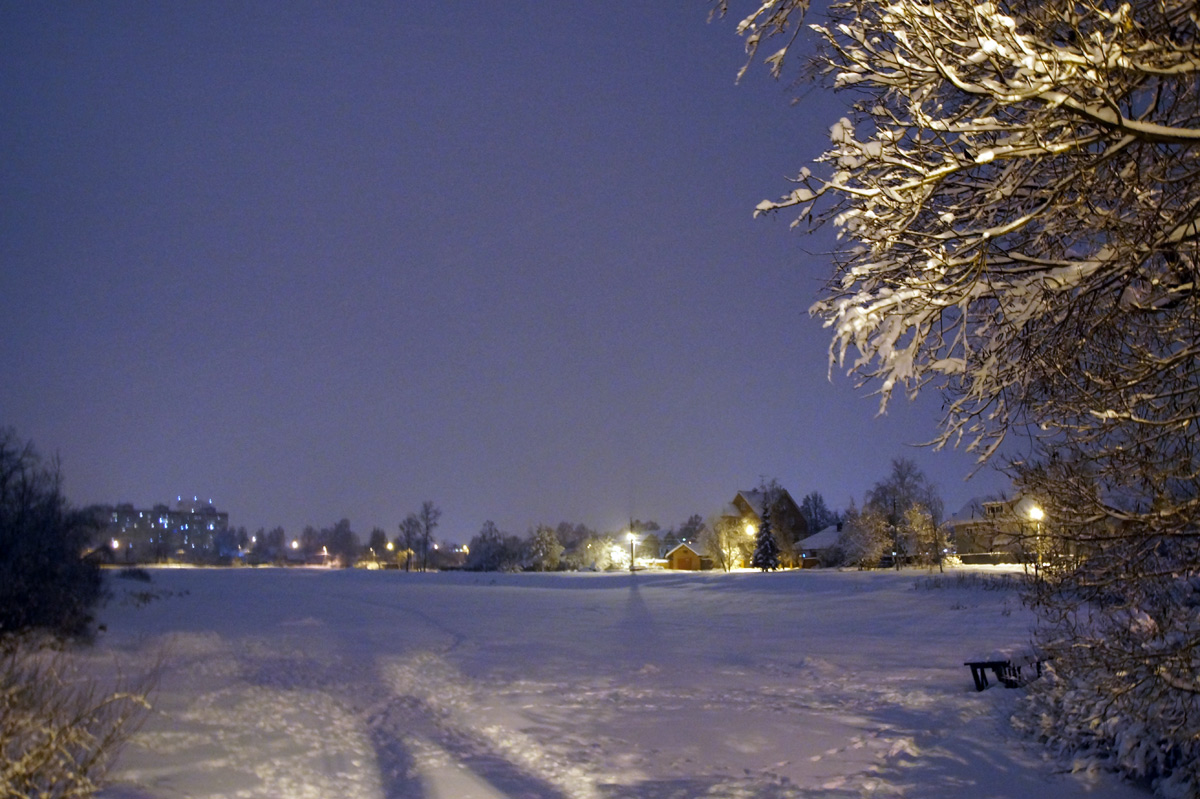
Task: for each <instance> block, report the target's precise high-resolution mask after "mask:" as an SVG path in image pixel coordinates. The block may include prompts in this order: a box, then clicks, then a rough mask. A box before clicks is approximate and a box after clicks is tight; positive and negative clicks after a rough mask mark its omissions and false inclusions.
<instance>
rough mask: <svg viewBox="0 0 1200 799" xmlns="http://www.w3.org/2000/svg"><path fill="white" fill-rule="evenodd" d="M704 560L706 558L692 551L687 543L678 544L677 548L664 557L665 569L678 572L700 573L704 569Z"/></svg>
mask: <svg viewBox="0 0 1200 799" xmlns="http://www.w3.org/2000/svg"><path fill="white" fill-rule="evenodd" d="M705 560H707V558H705V557H703V556H702V555H701V554H700V553H699V552H697V551H696V550H694V549H692V547H691V545H690V544H687V543H681V544H679V546H677V547H675V548H674V549H672V550H671V551H670V552H668V553H667V556H666V561H667V568H668V569H678V570H679V571H692V572H694V571H700V570H701V569H703V568H704V561H705Z"/></svg>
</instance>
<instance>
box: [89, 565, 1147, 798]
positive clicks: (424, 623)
mask: <svg viewBox="0 0 1200 799" xmlns="http://www.w3.org/2000/svg"><path fill="white" fill-rule="evenodd" d="M160 574H161V575H162V577H159V575H160ZM246 576H248V577H250V578H253V577H255V576H256V575H253V574H251V575H246ZM288 576H289V575H286V574H283V575H268V576H267V577H268V579H267V580H266V581H264V582H266V583H267V584H268V586H269V587H270V588H271V590H282V591H283V594H282V595H281V596H277V597H273V598H269V599H270V601H273V602H283V604H281V605H279V608H280V610H279V611H278V612H277V614H276V617H274V623H271V619H263V618H258V619H256V620H255V624H263V625H265V626H266V627H267V629H263V630H256V631H249V630H244V629H241V625H239V624H233V625H232V626H233V627H234V630H232V631H230V632H222V631H221V627H222V624H221V623H220V621H219V620H218V621H214V622H213V626H214V629H188V630H182V631H173V630H172V629H171V627H172V622H171V619H170V614H169V613H168V611H170V610H171V608H170V602H171V601H172V600H165V601H164V602H163V604H162V605H160V606H159V607H158V608H157V609H155V610H157V611H158V612H160V613H162V614H164V615H163V616H161V617H160V620H161V621H162V627H161V630H157V631H156V630H153V629H152V630H138V625H137V624H136V623H134V624H131V629H133V630H136V631H137V634H136V635H133V634H131V635H130V636H129V637H127V638H121V637H120V636H116V635H114V636H113V637H112V638H110V640H109V641H108V642H107V647H108V648H107V649H104V648H101V650H100V651H99V652H97V653H95V654H94V655H92V656H93V657H94V658H95V659H96V661H97V668H104V665H103V664H104V663H108V664H109V666H108V667H109V668H111V667H112V666H111V661H112V659H113V658H115V659H116V660H117V661H120V668H121V669H122V670H123V671H125V672H126V673H131V672H132V671H133V668H134V667H136V665H137V664H138V663H145V662H148V661H149V660H151V659H152V658H153V657H155V656H157V654H158V653H165V654H164V655H163V658H164V660H165V666H164V672H163V676H162V681H161V688H160V692H159V694H158V696H157V697H156V699H155V706H156V707H155V711H154V713H153V715H152V716H151V717H150V718H149V719H148V721H147V723H146V724H145V726H144V727H143V729H142V730H141V731H140V732H139V733H138V734H137V735H136V736H135V738H134V739H133V740H132V741H131V743H130V744H129V745H128V746H127V747H126V749H125V750H124V752H123V753H122V756H121V758H120V760H119V762H118V764H117V767H116V769H115V770H114V772H113V773H112V775H111V776H112V777H113V779H114V781H113V784H112V785H110V786H109V787H108V788H106V789H104V791H102V792H101V794H100V796H101V797H102V799H176V798H177V797H195V798H196V799H200V798H201V797H206V798H207V797H213V798H214V799H215V797H237V798H238V799H258V798H259V797H263V798H264V799H265V798H266V797H296V798H297V799H307V798H308V797H347V798H351V797H354V798H357V797H362V798H363V799H409V798H414V799H472V798H473V797H474V798H477V799H496V798H497V797H507V798H509V799H526V798H527V799H675V798H676V797H678V798H679V799H685V798H686V797H732V798H737V797H747V798H749V797H756V798H759V797H761V798H762V799H808V798H809V797H818V796H819V797H832V798H834V799H837V798H838V797H903V796H911V797H922V798H923V799H924V798H926V797H929V798H930V799H939V798H941V799H950V798H951V797H958V796H963V795H967V794H970V795H972V796H974V797H996V798H997V799H1004V797H1013V798H1014V799H1015V798H1016V797H1030V798H1031V799H1038V797H1051V796H1053V797H1054V799H1071V798H1072V797H1083V796H1089V797H1093V799H1118V798H1119V799H1129V797H1137V796H1142V794H1140V793H1137V792H1135V791H1133V789H1131V788H1128V787H1127V786H1122V785H1119V784H1116V783H1115V782H1112V781H1111V780H1109V781H1107V782H1106V781H1105V779H1106V778H1105V777H1103V775H1101V776H1100V777H1094V776H1093V777H1092V780H1091V781H1090V782H1086V781H1083V779H1082V778H1081V777H1075V776H1063V775H1056V774H1054V773H1053V772H1054V766H1053V765H1052V764H1050V763H1047V762H1044V761H1043V760H1042V759H1041V758H1040V755H1039V754H1038V753H1037V752H1036V750H1035V749H1034V748H1033V747H1032V746H1031V745H1028V744H1025V743H1022V742H1020V741H1018V740H1016V739H1014V737H1013V735H1012V733H1011V732H1010V731H1008V729H1007V725H1006V722H1005V721H1004V718H1005V716H1006V708H1007V707H1008V706H1009V705H1010V704H1011V698H1012V697H1011V696H1009V695H1006V693H1005V692H1003V691H1002V690H992V691H988V692H985V693H983V694H975V693H973V692H972V691H971V690H970V689H969V680H970V678H969V675H968V674H967V672H966V669H965V668H962V667H961V666H959V667H958V668H954V669H951V668H949V667H944V669H942V670H938V669H933V671H934V672H935V673H934V674H933V675H930V674H928V673H924V672H922V671H919V670H914V669H913V668H912V667H911V666H910V667H896V668H893V667H890V666H879V667H875V666H873V665H872V664H873V662H874V661H875V660H877V659H881V658H882V655H880V656H878V657H877V656H876V655H874V654H871V653H868V654H867V655H865V656H857V657H848V658H846V659H845V660H844V661H842V662H837V661H836V656H837V655H838V652H839V650H840V649H841V648H843V647H844V648H847V649H850V650H852V649H853V648H854V647H855V646H856V645H857V644H856V638H855V634H856V631H857V633H859V634H861V629H862V625H861V624H859V623H853V624H844V625H836V624H835V625H833V626H832V627H830V628H829V630H825V631H823V633H824V634H825V635H827V636H828V635H833V634H834V632H833V631H835V630H837V629H838V628H839V627H844V628H845V630H846V633H845V634H846V638H845V640H843V641H840V642H839V641H836V640H826V641H825V643H824V646H822V647H821V649H822V651H825V652H827V653H830V654H832V655H833V656H834V657H826V656H815V655H808V656H799V657H794V658H793V657H779V656H777V652H768V653H766V654H765V655H763V656H761V657H759V656H756V655H755V654H754V653H753V652H749V653H747V652H743V651H741V649H740V648H742V647H748V646H749V644H748V643H747V642H745V641H744V640H742V639H743V638H745V637H746V636H745V635H744V633H742V632H739V630H741V629H744V628H748V626H749V625H747V624H746V623H745V622H746V620H749V621H761V620H762V618H764V617H765V618H770V617H771V615H772V613H773V611H772V608H771V603H772V602H776V601H778V599H779V595H778V594H767V595H765V596H766V599H767V600H768V601H766V602H764V601H762V600H763V597H761V596H760V597H755V596H754V595H753V594H749V595H743V594H741V593H738V592H733V593H732V594H731V596H730V597H729V600H730V601H728V602H725V603H724V604H722V606H721V607H725V608H733V611H732V615H731V616H730V619H731V620H732V621H733V623H732V624H730V625H729V626H722V622H721V620H720V618H719V617H716V616H714V617H710V618H709V619H708V621H709V623H710V625H711V626H710V628H709V630H708V633H709V635H711V636H712V643H713V646H711V647H710V646H709V645H706V644H694V645H691V648H689V649H688V650H687V651H685V652H683V653H682V658H676V657H675V656H674V655H671V654H670V653H668V655H666V656H664V654H663V652H662V651H661V648H664V647H669V646H670V643H671V638H670V635H669V634H668V630H669V629H670V628H671V626H672V625H677V624H679V623H680V621H681V620H682V619H683V618H686V617H687V616H689V615H691V614H694V613H695V612H696V611H697V610H703V609H704V607H705V606H704V601H705V600H704V597H703V596H702V595H701V596H699V597H697V596H690V597H687V601H686V602H684V603H681V604H678V606H675V605H673V604H672V602H673V601H674V600H673V599H672V597H671V596H669V595H668V594H666V593H660V591H665V592H670V591H672V590H673V589H672V588H670V587H669V586H666V585H664V586H663V587H661V588H656V587H655V586H654V583H653V582H652V581H647V583H648V586H649V587H650V588H651V589H653V590H647V588H642V589H641V590H640V591H638V590H637V586H636V585H635V589H634V592H633V593H634V596H633V597H632V598H630V599H622V602H621V603H620V604H617V605H611V606H610V607H608V608H607V615H608V616H613V617H615V621H614V622H613V623H612V625H611V627H610V628H604V627H603V626H597V623H596V622H594V621H593V622H589V624H588V625H585V626H584V627H583V630H582V632H580V631H578V630H576V631H574V632H566V633H561V632H560V633H557V634H560V635H564V636H565V639H564V640H563V641H558V640H557V639H554V638H553V636H554V635H555V634H556V633H555V632H554V630H553V629H551V630H550V631H549V632H546V631H545V630H541V631H538V632H536V633H535V632H534V631H533V630H531V629H530V627H529V621H528V620H525V621H522V620H520V619H517V620H513V619H511V618H509V615H505V616H498V617H497V619H496V620H493V622H494V623H490V622H489V620H488V619H487V618H481V617H479V614H480V612H481V610H482V609H486V608H489V607H490V606H491V603H490V602H489V601H488V597H483V599H484V601H483V604H482V605H476V604H474V603H475V602H476V600H477V599H479V598H480V596H481V595H480V594H475V595H474V596H471V595H470V594H469V592H470V591H478V590H479V589H477V588H474V587H473V586H471V585H464V586H462V587H461V588H456V589H451V590H449V591H448V592H447V593H446V594H445V595H444V596H441V597H437V596H432V597H424V596H420V597H412V596H406V597H399V598H394V601H392V602H388V601H380V599H379V597H378V594H377V593H375V591H376V589H377V583H374V584H372V585H370V586H368V590H367V592H366V595H365V596H363V597H359V596H358V595H357V593H356V590H355V583H356V582H357V581H358V580H361V579H362V578H356V576H355V575H353V574H346V575H344V576H343V577H341V578H338V576H336V575H330V576H331V577H333V578H335V579H338V583H337V584H336V586H335V589H336V590H333V591H329V592H327V593H324V594H323V595H322V597H323V598H322V601H321V603H320V604H321V605H322V606H323V609H324V612H325V615H322V613H320V612H316V613H309V612H308V611H309V610H318V611H319V610H321V609H320V608H311V607H310V606H309V605H310V602H309V601H301V602H298V603H297V604H298V605H299V606H300V607H296V608H294V610H295V612H291V610H292V609H289V608H288V607H287V602H288V601H290V600H291V599H292V597H291V595H290V593H289V592H290V590H292V589H291V587H290V586H288V584H287V583H288ZM804 577H808V575H802V576H801V578H804ZM160 579H161V580H163V581H166V582H170V581H171V580H172V579H177V578H176V575H174V574H171V573H167V572H162V573H156V580H160ZM184 579H185V580H186V581H189V582H190V581H194V580H195V579H197V577H195V576H194V575H191V576H188V577H186V578H184ZM400 579H404V578H403V577H400ZM566 579H570V578H566ZM581 579H582V578H581ZM600 579H606V578H604V577H601V578H600ZM343 582H344V583H347V584H348V585H343ZM712 582H713V581H711V580H710V581H709V583H707V584H706V583H704V582H701V583H699V585H700V586H701V587H702V588H703V587H706V585H709V584H712ZM527 585H533V586H534V587H533V588H525V586H527ZM589 585H602V584H600V583H595V582H592V583H590V584H589ZM536 586H537V583H519V584H518V586H517V588H515V589H514V590H515V591H516V593H517V594H518V596H517V600H516V601H517V604H516V605H514V606H513V607H521V606H528V607H530V608H531V609H536V610H537V611H538V613H544V612H545V611H546V606H547V605H548V604H549V605H561V606H562V607H563V608H565V612H564V614H563V616H562V617H561V618H559V619H557V623H559V624H565V623H567V621H568V620H569V621H571V622H572V623H575V622H577V620H578V619H579V618H581V617H582V618H588V619H592V618H595V617H594V616H593V615H592V614H591V613H590V612H589V611H590V609H591V608H590V606H584V607H581V606H579V605H578V604H577V602H578V600H579V598H580V594H579V592H576V591H569V590H566V591H557V592H555V593H554V594H553V595H551V596H548V597H547V596H543V595H540V594H537V593H535V592H536V590H537V589H536ZM523 590H524V591H527V592H528V596H521V595H520V592H521V591H523ZM674 590H681V589H674ZM682 590H686V589H682ZM464 595H465V596H464ZM900 596H901V597H902V598H904V599H905V600H906V601H909V602H914V601H915V602H931V603H938V602H939V601H942V604H945V603H944V601H943V600H945V599H946V598H947V597H945V596H938V595H933V596H921V595H920V592H910V595H909V596H905V595H903V594H901V595H900ZM599 598H600V599H601V600H606V599H610V598H611V597H604V596H601V597H599ZM418 599H419V600H420V602H421V603H426V602H430V603H437V602H442V603H446V604H444V605H442V606H441V609H440V610H436V611H435V610H433V609H432V608H433V607H435V605H433V604H431V605H424V604H422V605H421V607H418V606H416V605H414V604H411V603H412V601H415V600H418ZM500 599H505V596H501V597H500ZM587 599H588V601H589V602H590V601H591V600H592V599H593V598H592V597H587ZM811 599H812V600H813V601H814V604H815V602H816V597H813V598H811ZM846 599H847V601H849V600H850V599H853V597H848V598H846ZM893 599H894V598H892V597H881V601H884V602H888V601H892V600H893ZM956 599H961V596H958V597H956ZM1001 599H1002V598H997V597H984V598H983V599H981V600H979V601H980V602H981V603H988V602H993V603H994V604H997V605H998V604H999V602H1000V601H1001ZM245 601H246V602H247V603H252V602H256V601H266V600H260V599H259V598H255V597H253V596H252V595H247V596H246V597H245ZM406 602H408V603H409V604H406ZM837 604H841V602H840V601H839V603H837ZM501 605H502V606H501V607H497V608H495V610H496V612H497V613H504V612H505V609H506V607H505V606H503V603H501ZM1006 607H1007V605H1006ZM618 608H620V609H623V610H624V611H625V619H626V620H628V619H629V618H634V619H636V620H637V624H638V625H639V627H638V629H643V628H644V627H645V626H647V625H648V626H650V627H651V628H656V629H657V631H658V633H659V635H658V637H653V638H647V637H642V638H641V639H640V643H639V642H638V641H634V642H632V643H631V642H630V641H629V640H628V639H629V635H628V633H629V629H630V628H629V627H628V626H627V625H623V621H622V618H621V616H620V614H619V613H617V612H615V611H616V609H618ZM177 610H178V609H177ZM821 610H822V612H828V606H822V609H821ZM143 612H147V611H143ZM1009 612H1010V611H1009V610H1005V611H1004V616H1005V617H1007V616H1008V614H1009ZM358 614H379V618H380V619H381V620H382V622H383V623H382V624H380V625H373V624H367V625H364V624H362V623H361V617H360V616H359V615H358ZM122 615H126V616H129V617H130V618H131V619H133V621H134V622H136V621H138V620H137V619H136V618H135V617H134V616H133V614H130V613H129V612H128V611H122ZM251 615H252V616H253V615H254V614H251ZM268 615H269V614H268ZM742 616H745V617H746V619H741V618H739V617H742ZM949 618H950V619H954V618H955V617H954V616H953V615H950V616H949ZM398 619H403V624H402V625H397V627H396V628H395V629H389V627H388V625H395V624H397V621H398ZM505 619H507V620H508V623H513V625H514V626H513V629H514V630H520V629H524V630H527V631H528V632H529V637H528V638H527V639H526V644H527V647H526V648H527V651H525V652H524V653H522V651H521V648H520V647H513V644H514V641H513V640H512V639H511V637H510V630H508V629H500V630H493V631H485V628H487V630H490V628H491V627H493V626H496V625H499V626H500V627H504V625H505V623H506V622H505ZM248 621H249V620H243V622H244V623H245V622H248ZM542 621H544V619H543V620H542ZM206 624H207V623H206ZM206 624H200V625H196V626H197V627H200V628H202V627H204V626H206ZM110 626H112V628H113V629H114V630H116V629H118V628H119V627H120V621H119V619H115V620H114V621H112V622H110ZM149 626H150V627H155V625H149ZM185 626H186V625H185ZM968 626H970V625H968ZM867 629H874V625H867ZM704 633H705V620H704V619H703V618H702V619H700V620H699V621H698V632H697V634H698V635H703V634H704ZM581 637H582V638H583V639H584V640H579V639H580V638H581ZM587 638H592V639H593V640H592V642H591V644H590V649H589V644H588V641H587V640H586V639H587ZM901 638H903V636H902V635H899V636H898V638H897V640H896V641H894V642H893V646H895V647H898V648H899V649H900V650H903V649H904V648H905V647H909V646H911V644H909V643H907V642H905V641H903V640H900V639H901ZM539 640H541V641H543V643H537V641H539ZM545 640H549V641H551V642H552V643H553V644H554V645H553V646H546V645H545V644H544V641H545ZM947 640H951V641H952V640H953V636H947ZM517 643H520V642H519V641H518V642H517ZM875 646H878V644H875ZM940 646H947V644H941V645H940ZM564 650H565V651H564ZM588 651H591V652H593V654H594V656H595V657H594V660H593V659H588V658H585V659H583V660H580V653H587V652H588ZM886 651H888V650H887V649H886V647H885V648H884V649H882V650H880V652H886ZM900 654H901V655H903V652H902V651H901V653H900ZM106 657H107V658H109V660H107V661H106V660H104V658H106ZM953 657H955V658H957V659H958V662H959V663H961V660H962V657H959V656H958V655H957V654H955V655H954V656H953ZM689 661H690V662H691V665H690V667H689ZM917 661H918V662H920V658H919V657H918V658H917ZM847 662H849V663H850V664H851V665H847ZM950 665H954V664H953V662H951V664H950ZM681 666H682V668H681ZM681 672H682V676H680V673H681ZM960 672H961V673H960ZM948 675H949V676H950V679H946V677H947V676H948Z"/></svg>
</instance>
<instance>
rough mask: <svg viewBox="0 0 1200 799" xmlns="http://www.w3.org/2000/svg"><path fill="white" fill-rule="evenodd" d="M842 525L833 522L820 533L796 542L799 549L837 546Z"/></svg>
mask: <svg viewBox="0 0 1200 799" xmlns="http://www.w3.org/2000/svg"><path fill="white" fill-rule="evenodd" d="M839 527H840V525H837V524H831V525H829V526H828V527H826V528H825V529H824V530H822V531H821V532H819V533H815V534H813V535H810V536H809V537H808V538H804V539H801V540H800V541H797V542H796V547H797V548H798V549H831V548H833V547H835V546H837V542H838V534H839V533H840V532H841V531H840V530H839V529H838V528H839Z"/></svg>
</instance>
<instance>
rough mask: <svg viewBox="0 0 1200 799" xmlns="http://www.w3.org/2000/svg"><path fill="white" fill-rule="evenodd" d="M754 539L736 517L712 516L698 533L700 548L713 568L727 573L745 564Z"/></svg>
mask: <svg viewBox="0 0 1200 799" xmlns="http://www.w3.org/2000/svg"><path fill="white" fill-rule="evenodd" d="M753 541H754V539H753V538H751V537H750V536H748V535H746V528H745V526H744V525H743V524H742V521H741V519H738V518H737V517H736V516H714V517H712V518H710V519H709V520H708V523H707V524H706V525H705V526H704V530H703V531H702V532H701V533H700V547H701V549H703V550H704V554H705V555H706V556H708V557H709V558H711V559H712V562H713V566H715V567H716V568H718V569H724V570H725V571H729V570H730V569H733V568H736V567H739V566H741V565H742V564H743V563H745V562H746V558H747V556H748V555H749V554H750V552H749V550H750V544H751V543H753Z"/></svg>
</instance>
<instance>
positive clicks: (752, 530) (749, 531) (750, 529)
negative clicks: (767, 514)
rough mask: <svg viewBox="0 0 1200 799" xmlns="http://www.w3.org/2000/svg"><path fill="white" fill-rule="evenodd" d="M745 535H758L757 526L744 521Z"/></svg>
mask: <svg viewBox="0 0 1200 799" xmlns="http://www.w3.org/2000/svg"><path fill="white" fill-rule="evenodd" d="M746 535H748V536H750V537H751V538H753V537H754V536H756V535H758V528H757V527H755V526H754V523H753V522H746Z"/></svg>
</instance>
